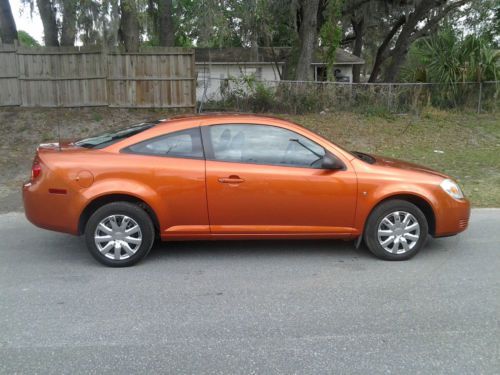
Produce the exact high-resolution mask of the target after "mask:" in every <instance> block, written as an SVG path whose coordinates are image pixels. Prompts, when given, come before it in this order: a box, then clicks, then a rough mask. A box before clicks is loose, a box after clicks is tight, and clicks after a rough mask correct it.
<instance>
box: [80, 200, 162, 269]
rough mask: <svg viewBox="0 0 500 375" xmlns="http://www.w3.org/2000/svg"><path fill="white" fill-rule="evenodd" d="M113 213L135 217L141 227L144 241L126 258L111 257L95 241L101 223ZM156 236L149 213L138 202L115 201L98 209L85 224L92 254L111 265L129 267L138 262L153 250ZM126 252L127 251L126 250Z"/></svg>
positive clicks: (105, 263)
mask: <svg viewBox="0 0 500 375" xmlns="http://www.w3.org/2000/svg"><path fill="white" fill-rule="evenodd" d="M111 215H125V216H128V217H129V218H131V219H133V220H134V221H135V222H136V223H137V225H138V226H139V228H140V232H141V235H142V242H141V243H140V245H139V246H138V248H136V249H134V251H135V253H134V254H133V255H130V256H129V257H128V258H126V259H120V260H117V259H110V258H108V257H106V256H105V255H104V254H103V253H101V252H100V251H99V249H98V247H97V245H96V243H95V241H94V235H95V233H96V229H97V226H98V225H99V223H100V222H101V221H102V220H104V219H106V218H107V217H109V216H111ZM154 238H155V229H154V225H153V222H152V221H151V218H150V217H149V215H148V213H147V212H146V211H144V210H143V209H142V208H141V207H139V206H138V205H136V204H133V203H129V202H113V203H108V204H106V205H105V206H102V207H100V208H99V209H97V210H96V211H95V212H94V213H93V214H92V216H91V217H90V218H89V220H88V222H87V225H86V226H85V242H86V244H87V248H88V250H89V252H90V254H92V256H93V257H94V258H95V259H96V260H97V261H98V262H100V263H102V264H104V265H106V266H109V267H128V266H132V265H134V264H136V263H137V262H139V261H140V260H141V259H142V258H144V257H145V256H146V255H147V254H148V253H149V250H151V247H152V246H153V242H154ZM124 254H125V252H124Z"/></svg>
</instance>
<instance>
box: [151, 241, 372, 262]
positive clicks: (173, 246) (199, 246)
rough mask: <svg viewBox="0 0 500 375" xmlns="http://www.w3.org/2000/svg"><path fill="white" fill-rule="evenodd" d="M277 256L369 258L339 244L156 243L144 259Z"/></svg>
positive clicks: (349, 243) (344, 243) (362, 250)
mask: <svg viewBox="0 0 500 375" xmlns="http://www.w3.org/2000/svg"><path fill="white" fill-rule="evenodd" d="M281 256H286V257H289V256H293V257H316V256H318V257H324V256H334V257H339V258H370V257H371V254H370V253H369V252H368V250H366V249H365V248H364V247H361V248H359V249H355V247H354V242H353V241H341V240H229V241H222V240H221V241H172V242H160V241H157V242H156V243H155V245H154V246H153V248H152V249H151V252H150V253H149V255H148V258H147V259H148V260H150V261H154V260H158V259H164V258H176V259H182V258H191V257H193V258H227V257H231V258H235V257H238V258H246V257H248V258H250V257H251V258H255V257H269V258H273V257H281Z"/></svg>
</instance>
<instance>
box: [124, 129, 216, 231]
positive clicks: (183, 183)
mask: <svg viewBox="0 0 500 375" xmlns="http://www.w3.org/2000/svg"><path fill="white" fill-rule="evenodd" d="M122 153H124V154H127V158H126V159H125V158H123V160H124V161H123V162H124V163H127V167H124V168H123V169H124V170H133V171H134V173H135V174H136V175H134V176H133V177H134V178H138V177H139V176H140V178H141V181H142V182H143V183H146V184H148V185H149V186H150V187H151V189H152V190H153V191H155V192H156V196H157V199H158V201H157V202H155V206H154V209H155V211H156V213H157V216H158V219H159V221H160V233H161V236H162V238H164V239H174V238H185V237H186V238H194V237H196V236H202V237H203V236H207V237H208V236H209V233H210V228H209V222H208V210H207V204H206V184H205V157H204V154H203V147H202V142H201V134H200V128H199V127H193V128H188V129H181V130H175V131H172V132H170V133H166V134H162V135H159V136H156V137H153V138H150V139H147V140H144V141H142V142H139V143H136V144H133V145H131V146H129V147H127V148H125V149H123V150H122Z"/></svg>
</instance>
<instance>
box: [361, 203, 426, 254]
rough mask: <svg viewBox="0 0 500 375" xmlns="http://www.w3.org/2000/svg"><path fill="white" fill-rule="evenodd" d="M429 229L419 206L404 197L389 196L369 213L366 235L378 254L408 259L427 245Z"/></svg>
mask: <svg viewBox="0 0 500 375" xmlns="http://www.w3.org/2000/svg"><path fill="white" fill-rule="evenodd" d="M428 231H429V227H428V224H427V219H426V218H425V215H424V214H423V213H422V211H421V210H420V209H419V208H418V207H417V206H415V205H414V204H412V203H410V202H407V201H403V200H390V201H387V202H384V203H382V204H380V205H379V206H378V207H376V208H375V209H374V210H373V212H372V213H371V214H370V217H369V218H368V221H367V223H366V227H365V233H364V239H365V243H366V245H367V247H368V249H369V250H370V251H371V252H372V253H373V254H375V255H376V256H377V257H379V258H382V259H386V260H406V259H409V258H411V257H413V256H414V255H415V254H417V253H418V252H419V251H420V249H421V248H422V247H423V246H424V244H425V242H426V241H427V236H428Z"/></svg>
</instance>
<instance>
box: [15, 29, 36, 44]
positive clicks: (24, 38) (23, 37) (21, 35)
mask: <svg viewBox="0 0 500 375" xmlns="http://www.w3.org/2000/svg"><path fill="white" fill-rule="evenodd" d="M17 36H18V40H19V44H20V45H22V46H24V47H40V43H38V41H37V40H36V39H35V38H33V37H32V36H31V35H30V34H28V33H27V32H26V31H23V30H19V31H18V32H17Z"/></svg>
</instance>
